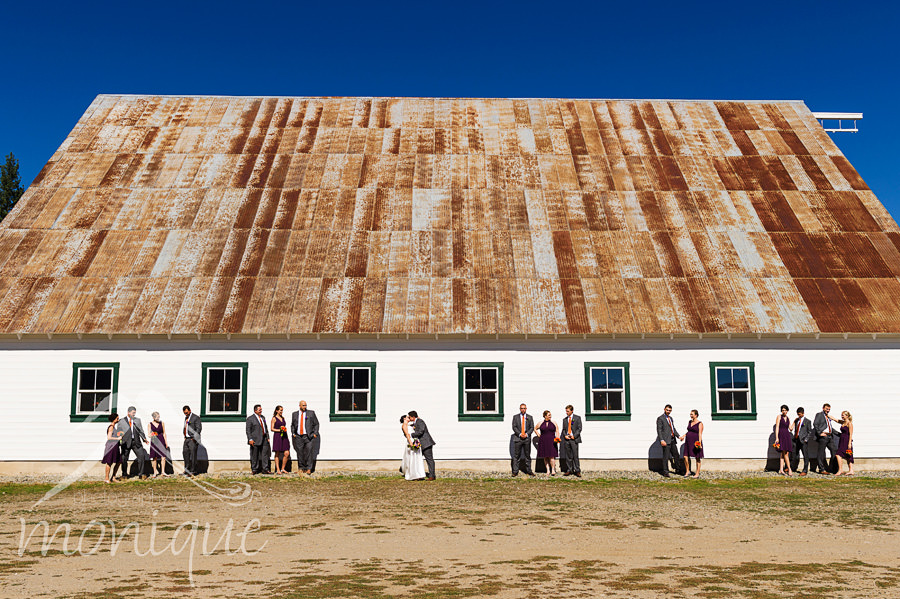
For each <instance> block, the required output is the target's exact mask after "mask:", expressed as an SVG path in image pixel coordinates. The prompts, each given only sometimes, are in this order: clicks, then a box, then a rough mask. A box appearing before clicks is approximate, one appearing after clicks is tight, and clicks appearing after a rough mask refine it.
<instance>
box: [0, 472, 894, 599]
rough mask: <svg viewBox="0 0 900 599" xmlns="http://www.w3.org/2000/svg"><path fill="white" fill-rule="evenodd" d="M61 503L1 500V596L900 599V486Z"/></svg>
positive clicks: (450, 482)
mask: <svg viewBox="0 0 900 599" xmlns="http://www.w3.org/2000/svg"><path fill="white" fill-rule="evenodd" d="M50 487H51V485H46V484H45V485H21V484H5V485H0V493H2V495H0V497H2V500H3V502H2V504H0V512H2V516H3V517H2V520H0V540H2V549H0V558H2V560H0V564H2V565H0V596H2V597H30V598H34V597H98V596H103V597H130V598H134V597H173V598H174V597H182V596H195V597H228V598H233V597H291V598H300V597H304V598H306V597H309V598H324V597H366V598H370V597H375V598H379V597H416V598H419V599H422V598H430V597H435V598H436V597H481V596H493V597H498V598H505V597H519V598H520V597H535V598H536V597H545V596H548V595H554V596H555V595H564V596H566V597H623V598H625V597H659V596H663V595H665V596H667V597H735V596H739V597H753V598H775V597H778V598H780V599H785V598H801V597H803V598H811V597H822V596H829V597H865V598H871V597H879V598H880V597H900V558H898V556H900V536H898V534H900V479H897V478H887V479H882V478H867V477H859V478H854V479H846V480H840V479H837V480H835V479H804V480H799V479H790V480H788V479H783V478H771V477H769V478H763V477H747V478H743V479H740V480H722V481H715V480H711V481H710V480H707V481H703V480H701V481H687V480H684V481H682V480H676V481H674V482H669V481H666V482H662V481H637V480H622V479H594V480H578V481H574V480H569V479H543V480H536V479H530V480H527V479H513V480H509V479H501V478H497V479H492V478H474V479H463V478H459V479H449V478H446V479H441V480H438V481H436V482H406V481H403V480H402V479H400V478H399V477H397V478H391V477H367V476H351V477H346V476H344V477H339V476H334V477H322V478H316V479H300V478H297V477H289V478H278V479H275V478H268V477H267V478H260V477H257V478H253V479H250V478H244V479H205V480H202V481H199V484H197V485H195V484H192V482H191V481H188V480H167V481H148V482H128V483H121V484H116V485H111V486H110V485H104V484H102V483H78V484H76V485H74V486H72V487H70V488H68V489H66V490H64V491H62V492H61V493H59V494H58V495H55V496H53V497H52V498H49V499H47V500H46V501H42V502H40V500H41V498H42V496H43V495H44V494H45V493H46V492H47V490H48V489H50ZM92 521H93V523H92ZM193 521H196V522H197V526H198V527H199V530H197V531H196V533H194V531H193V528H192V526H193V524H192V522H193ZM229 521H230V522H231V529H230V530H231V534H230V536H229V535H228V534H227V533H228V530H229V529H228V525H229ZM23 522H24V524H23ZM40 522H46V523H47V524H48V529H49V531H50V534H51V535H52V534H53V532H54V531H55V530H57V528H58V527H61V529H60V530H61V531H62V532H60V533H59V534H57V535H56V537H55V538H52V539H49V542H48V545H47V547H46V549H47V550H46V551H45V552H42V541H43V533H42V530H43V528H41V527H40V526H39V527H38V529H37V534H34V535H33V536H32V537H31V539H30V541H29V540H28V538H27V537H28V535H29V533H31V532H32V531H33V530H34V529H35V528H34V527H35V525H37V524H39V523H40ZM129 523H133V524H132V526H131V527H130V528H128V529H127V530H126V531H124V532H123V528H124V527H126V526H127V525H128V524H129ZM185 523H187V524H185ZM207 524H208V528H209V532H208V534H206V537H207V538H206V542H205V546H204V530H205V529H206V527H207ZM67 525H68V527H69V528H70V536H69V542H68V544H67V545H66V544H64V542H63V541H64V536H65V535H64V531H65V529H66V527H67ZM101 525H102V526H103V527H104V528H103V529H102V530H101ZM113 526H115V528H116V531H115V534H116V536H117V540H118V545H116V543H115V542H114V541H113V540H112V528H113ZM179 527H180V528H179ZM23 529H24V531H25V532H24V535H23ZM135 539H137V541H135ZM217 542H218V546H216V545H217ZM44 553H45V554H46V555H45V554H44ZM66 553H71V555H66ZM141 554H145V555H141Z"/></svg>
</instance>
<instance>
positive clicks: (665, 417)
mask: <svg viewBox="0 0 900 599" xmlns="http://www.w3.org/2000/svg"><path fill="white" fill-rule="evenodd" d="M656 440H657V441H659V444H660V446H661V447H662V451H663V469H662V472H661V473H660V474H662V475H663V476H665V477H666V478H669V460H673V461H674V463H675V464H677V463H678V462H679V461H681V456H680V455H678V443H677V441H683V440H684V435H679V434H678V431H677V430H675V423H674V422H673V421H672V406H671V405H669V404H666V407H665V409H664V410H663V413H662V414H660V416H659V418H657V419H656Z"/></svg>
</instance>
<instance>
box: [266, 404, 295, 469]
mask: <svg viewBox="0 0 900 599" xmlns="http://www.w3.org/2000/svg"><path fill="white" fill-rule="evenodd" d="M270 426H271V427H272V428H271V430H272V451H274V452H275V474H287V472H286V471H285V468H286V467H287V460H288V456H289V455H291V442H290V439H289V437H290V435H289V434H288V430H287V422H286V421H285V419H284V407H282V406H275V413H274V414H272V423H271V425H270ZM282 429H284V430H282Z"/></svg>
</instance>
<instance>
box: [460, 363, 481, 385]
mask: <svg viewBox="0 0 900 599" xmlns="http://www.w3.org/2000/svg"><path fill="white" fill-rule="evenodd" d="M463 384H464V385H465V388H466V389H481V370H480V369H478V368H466V369H465V373H464V376H463Z"/></svg>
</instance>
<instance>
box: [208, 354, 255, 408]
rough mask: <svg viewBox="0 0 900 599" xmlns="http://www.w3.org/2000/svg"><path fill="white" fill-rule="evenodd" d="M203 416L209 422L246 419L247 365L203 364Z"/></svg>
mask: <svg viewBox="0 0 900 599" xmlns="http://www.w3.org/2000/svg"><path fill="white" fill-rule="evenodd" d="M202 388H203V394H202V396H201V398H200V416H201V417H202V418H203V419H204V420H209V421H215V420H219V421H241V420H244V419H245V418H246V417H247V363H246V362H204V363H203V375H202Z"/></svg>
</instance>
